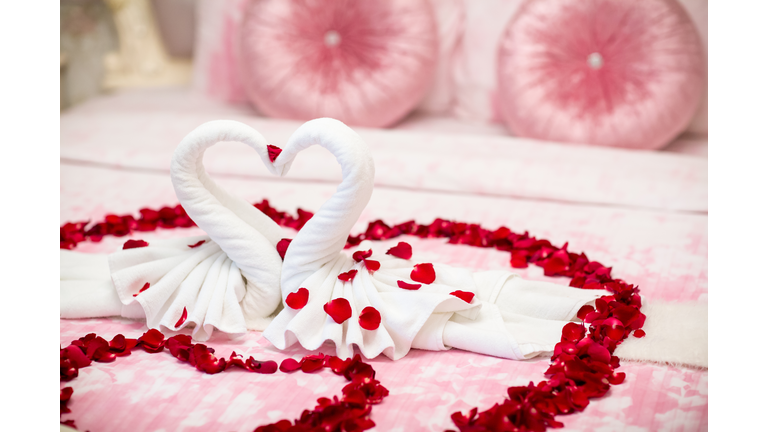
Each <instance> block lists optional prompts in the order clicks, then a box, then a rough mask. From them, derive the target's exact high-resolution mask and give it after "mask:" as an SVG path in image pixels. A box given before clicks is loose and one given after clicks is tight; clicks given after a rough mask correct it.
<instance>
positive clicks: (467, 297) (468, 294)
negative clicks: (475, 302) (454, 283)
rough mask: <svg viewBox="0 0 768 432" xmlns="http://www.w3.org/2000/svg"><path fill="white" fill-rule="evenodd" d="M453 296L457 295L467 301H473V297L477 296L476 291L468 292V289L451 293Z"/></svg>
mask: <svg viewBox="0 0 768 432" xmlns="http://www.w3.org/2000/svg"><path fill="white" fill-rule="evenodd" d="M451 295H452V296H456V297H458V298H460V299H462V300H464V301H465V302H467V303H472V299H473V298H474V297H475V293H471V292H467V291H461V290H456V291H454V292H452V293H451Z"/></svg>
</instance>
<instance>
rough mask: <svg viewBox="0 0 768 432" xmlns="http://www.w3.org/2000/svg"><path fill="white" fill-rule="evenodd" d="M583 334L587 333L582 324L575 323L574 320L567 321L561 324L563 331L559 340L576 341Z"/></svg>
mask: <svg viewBox="0 0 768 432" xmlns="http://www.w3.org/2000/svg"><path fill="white" fill-rule="evenodd" d="M585 334H587V329H585V328H584V326H582V325H580V324H576V323H574V322H569V323H568V324H566V325H565V326H563V333H562V338H561V340H562V341H563V342H571V343H576V342H578V341H580V340H581V339H582V338H583V337H584V335H585Z"/></svg>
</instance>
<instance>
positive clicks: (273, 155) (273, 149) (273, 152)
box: [267, 144, 283, 162]
mask: <svg viewBox="0 0 768 432" xmlns="http://www.w3.org/2000/svg"><path fill="white" fill-rule="evenodd" d="M282 152H283V149H281V148H280V147H278V146H275V145H272V144H268V145H267V153H269V161H270V162H274V161H275V159H277V157H278V156H280V153H282Z"/></svg>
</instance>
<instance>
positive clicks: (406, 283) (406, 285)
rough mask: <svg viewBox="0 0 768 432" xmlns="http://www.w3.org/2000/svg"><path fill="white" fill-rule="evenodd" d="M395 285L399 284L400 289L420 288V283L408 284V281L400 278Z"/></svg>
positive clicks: (413, 289)
mask: <svg viewBox="0 0 768 432" xmlns="http://www.w3.org/2000/svg"><path fill="white" fill-rule="evenodd" d="M397 286H399V287H400V288H402V289H406V290H411V291H415V290H417V289H419V288H421V284H410V283H408V282H403V281H401V280H399V281H397Z"/></svg>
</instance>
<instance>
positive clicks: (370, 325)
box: [358, 306, 381, 330]
mask: <svg viewBox="0 0 768 432" xmlns="http://www.w3.org/2000/svg"><path fill="white" fill-rule="evenodd" d="M358 322H359V323H360V327H362V328H364V329H366V330H376V329H377V328H379V324H381V314H380V313H379V311H378V310H376V308H374V307H373V306H367V307H365V308H363V311H362V312H361V313H360V318H359V319H358Z"/></svg>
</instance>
